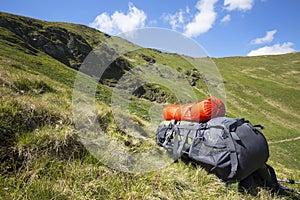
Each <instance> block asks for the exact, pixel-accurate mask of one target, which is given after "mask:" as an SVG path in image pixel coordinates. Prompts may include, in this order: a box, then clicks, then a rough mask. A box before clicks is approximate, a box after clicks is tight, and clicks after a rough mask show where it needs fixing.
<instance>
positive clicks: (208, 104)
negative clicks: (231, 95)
mask: <svg viewBox="0 0 300 200" xmlns="http://www.w3.org/2000/svg"><path fill="white" fill-rule="evenodd" d="M225 112H226V110H225V106H224V104H223V102H222V101H221V100H220V99H218V98H216V97H210V98H207V99H204V100H203V101H199V102H198V103H189V104H183V105H179V104H174V105H170V106H167V107H165V108H164V110H163V116H164V119H165V120H172V119H174V120H176V121H181V120H184V121H199V122H206V121H208V120H210V119H212V118H215V117H223V116H225Z"/></svg>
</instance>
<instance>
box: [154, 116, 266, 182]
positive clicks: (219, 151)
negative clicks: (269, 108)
mask: <svg viewBox="0 0 300 200" xmlns="http://www.w3.org/2000/svg"><path fill="white" fill-rule="evenodd" d="M258 127H260V128H262V126H260V125H256V126H253V125H252V124H251V123H250V122H249V121H246V120H244V119H243V118H228V117H217V118H213V119H211V120H209V121H208V122H204V123H193V122H185V121H169V122H164V123H161V124H160V125H159V127H158V129H157V133H156V142H157V144H158V145H160V146H162V147H164V148H165V149H167V150H168V152H170V154H171V155H172V156H173V158H174V161H177V160H178V159H179V158H181V157H182V156H184V157H187V158H188V159H189V160H191V161H193V162H195V163H197V164H200V165H201V166H202V167H204V168H205V169H206V170H207V171H208V172H210V173H214V174H216V175H217V176H218V177H219V178H220V179H222V180H224V181H240V180H244V179H245V178H247V177H248V176H249V175H251V174H252V173H254V172H255V171H256V170H258V169H260V168H261V167H262V166H264V164H265V163H266V162H267V160H268V157H269V149H268V144H267V141H266V139H265V137H264V136H263V134H262V133H261V132H260V131H259V130H258V129H257V128H258Z"/></svg>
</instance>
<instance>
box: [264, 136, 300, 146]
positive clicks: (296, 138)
mask: <svg viewBox="0 0 300 200" xmlns="http://www.w3.org/2000/svg"><path fill="white" fill-rule="evenodd" d="M295 140H300V136H298V137H295V138H289V139H284V140H278V141H270V142H269V144H278V143H283V142H292V141H295Z"/></svg>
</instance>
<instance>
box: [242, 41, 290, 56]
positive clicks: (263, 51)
mask: <svg viewBox="0 0 300 200" xmlns="http://www.w3.org/2000/svg"><path fill="white" fill-rule="evenodd" d="M293 45H294V44H293V43H292V42H285V43H283V44H275V45H273V46H265V47H262V48H259V49H255V50H252V51H250V52H249V53H248V55H247V56H259V55H276V54H285V53H291V52H294V51H295V49H293V48H292V46H293Z"/></svg>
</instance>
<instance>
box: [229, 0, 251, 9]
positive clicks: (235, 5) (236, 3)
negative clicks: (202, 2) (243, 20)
mask: <svg viewBox="0 0 300 200" xmlns="http://www.w3.org/2000/svg"><path fill="white" fill-rule="evenodd" d="M253 4H254V0H224V6H225V8H226V9H227V10H229V11H232V10H243V11H246V10H251V9H252V7H253Z"/></svg>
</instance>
